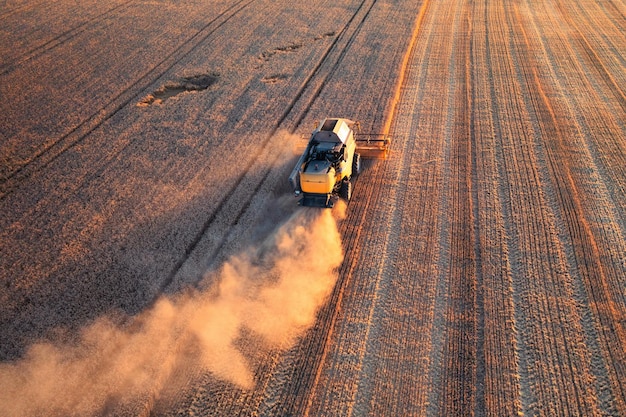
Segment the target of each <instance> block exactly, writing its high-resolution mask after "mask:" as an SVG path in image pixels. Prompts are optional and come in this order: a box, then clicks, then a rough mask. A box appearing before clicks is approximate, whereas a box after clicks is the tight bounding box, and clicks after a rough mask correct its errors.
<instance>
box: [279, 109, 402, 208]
mask: <svg viewBox="0 0 626 417" xmlns="http://www.w3.org/2000/svg"><path fill="white" fill-rule="evenodd" d="M358 126H359V124H358V123H356V122H353V121H351V120H349V119H342V118H328V119H324V120H323V121H322V122H321V123H320V124H319V126H318V127H317V128H316V129H315V130H314V131H313V133H312V134H311V138H310V139H309V143H308V145H307V147H306V149H305V151H304V152H303V154H302V155H301V156H300V158H299V159H298V162H297V163H296V166H295V167H294V169H293V171H292V172H291V175H290V176H289V182H290V183H291V186H292V187H293V189H294V192H295V194H296V196H300V195H301V196H302V198H301V199H300V202H299V203H300V205H302V206H312V207H333V205H334V203H335V202H336V201H337V199H338V198H343V199H344V200H346V201H349V200H350V198H351V197H352V179H353V178H354V177H356V176H357V175H359V173H360V172H361V155H364V157H366V158H386V157H387V154H388V152H389V144H390V141H389V139H388V138H386V137H384V136H383V135H376V136H375V135H361V134H356V133H355V131H354V129H355V128H357V127H358ZM359 136H360V137H359Z"/></svg>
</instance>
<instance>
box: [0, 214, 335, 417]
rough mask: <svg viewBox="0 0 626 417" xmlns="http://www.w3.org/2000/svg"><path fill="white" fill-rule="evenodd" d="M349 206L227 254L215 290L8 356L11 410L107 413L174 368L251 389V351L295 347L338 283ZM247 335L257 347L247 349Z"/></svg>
mask: <svg viewBox="0 0 626 417" xmlns="http://www.w3.org/2000/svg"><path fill="white" fill-rule="evenodd" d="M341 212H342V210H341V209H339V210H333V211H331V210H318V209H316V210H312V209H300V210H298V211H296V212H295V213H293V214H292V215H291V217H290V218H289V219H288V220H287V221H285V222H284V223H283V224H282V225H281V226H280V227H279V228H278V229H277V230H276V231H275V232H274V233H271V234H270V235H269V236H268V237H267V238H266V239H265V240H264V241H262V242H261V244H260V245H258V246H257V247H255V248H251V249H249V250H247V251H245V252H244V253H240V254H238V255H236V256H233V257H231V258H230V259H229V260H228V261H227V262H225V263H224V265H222V267H221V268H220V270H219V271H216V272H215V273H214V275H213V276H212V278H213V282H215V285H213V286H211V287H210V288H208V289H207V290H204V291H198V290H195V291H190V292H189V293H186V294H184V295H178V296H176V297H174V298H162V299H159V300H158V301H157V302H156V303H155V305H154V306H153V307H152V308H151V309H150V310H148V311H146V312H144V313H143V314H141V315H139V316H137V317H134V318H132V319H129V320H128V323H126V324H125V325H119V324H115V323H114V322H113V321H111V320H109V319H104V318H103V319H100V320H98V321H96V322H95V323H93V324H92V325H90V326H89V327H88V328H86V329H84V330H83V332H82V334H81V336H80V342H78V343H75V344H68V345H53V344H50V343H40V344H36V345H34V346H32V347H31V348H30V349H29V351H28V352H27V354H26V355H25V357H24V358H22V359H21V360H19V361H17V362H13V363H4V364H0V409H2V410H3V415H6V416H29V415H99V414H107V413H110V412H111V411H112V410H115V409H118V408H119V407H122V408H124V407H133V404H135V402H139V403H143V404H150V403H151V401H152V399H154V398H155V397H157V396H158V395H159V392H160V391H161V390H162V389H163V387H164V386H165V385H166V384H167V385H168V390H171V384H172V381H173V380H178V379H177V378H174V377H172V376H173V375H174V374H177V373H178V374H179V373H181V372H184V369H189V368H190V367H194V368H197V367H199V366H202V367H203V368H204V369H205V370H207V371H209V372H210V373H212V374H213V375H214V376H215V377H217V378H220V379H222V380H224V381H228V382H230V383H232V384H235V385H237V386H238V387H240V388H241V389H251V388H253V387H254V384H255V381H254V369H253V368H254V367H253V366H252V365H251V363H250V359H249V358H248V356H247V354H246V353H245V352H250V351H256V352H258V351H266V352H267V351H269V349H288V348H289V347H291V346H293V344H294V343H295V342H296V341H297V340H298V337H300V336H301V335H302V334H303V332H304V331H305V330H306V329H308V328H309V327H310V326H312V325H313V323H314V321H315V316H316V312H317V311H318V309H319V308H320V306H321V305H322V304H323V303H324V301H325V300H326V299H327V297H328V296H329V294H330V292H331V291H332V289H333V286H334V284H335V282H336V278H337V274H336V269H337V267H338V266H339V265H340V263H341V262H342V259H343V253H342V247H341V239H340V234H339V232H338V229H337V222H336V217H340V216H341ZM245 334H251V335H254V337H244V336H243V335H245ZM242 340H245V342H246V343H248V344H250V343H253V344H254V346H252V347H250V346H247V348H246V349H242V346H241V345H242V343H243V342H242ZM135 407H136V406H135Z"/></svg>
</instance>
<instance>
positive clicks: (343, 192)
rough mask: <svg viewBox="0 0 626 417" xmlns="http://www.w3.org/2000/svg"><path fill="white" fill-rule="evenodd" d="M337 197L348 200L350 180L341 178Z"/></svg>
mask: <svg viewBox="0 0 626 417" xmlns="http://www.w3.org/2000/svg"><path fill="white" fill-rule="evenodd" d="M339 197H341V198H343V199H344V200H346V201H350V199H351V198H352V183H351V182H350V180H343V181H342V182H341V188H340V189H339Z"/></svg>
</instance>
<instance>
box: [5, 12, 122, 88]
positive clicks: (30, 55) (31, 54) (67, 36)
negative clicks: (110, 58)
mask: <svg viewBox="0 0 626 417" xmlns="http://www.w3.org/2000/svg"><path fill="white" fill-rule="evenodd" d="M131 3H133V0H129V1H127V2H125V3H122V4H119V5H117V6H115V7H113V8H111V9H109V10H107V11H105V12H103V13H100V14H99V15H97V16H94V17H91V18H89V19H87V20H86V21H84V22H82V23H80V24H79V25H77V26H75V27H73V28H71V29H69V30H66V31H65V32H63V33H61V34H59V35H57V36H55V37H54V38H52V39H49V40H48V41H46V42H44V43H43V44H41V45H39V46H37V47H35V48H32V49H31V50H29V51H27V52H25V53H24V54H22V55H21V56H18V57H15V59H14V61H13V62H7V63H5V64H3V65H1V66H0V76H2V75H6V74H8V73H10V72H13V71H14V70H15V69H16V66H18V65H20V64H23V63H25V62H27V61H30V60H31V59H34V58H37V57H38V56H40V55H43V54H44V53H46V52H48V51H50V50H52V49H54V48H56V47H57V46H61V45H63V44H64V43H65V42H67V41H69V40H71V39H73V38H74V37H76V36H78V35H80V34H81V33H83V32H85V31H86V30H87V29H88V28H89V27H90V26H91V25H94V24H97V23H99V22H102V21H104V20H106V19H107V18H108V17H109V15H111V14H113V13H114V12H117V11H119V10H121V9H122V8H125V7H126V6H128V5H130V4H131Z"/></svg>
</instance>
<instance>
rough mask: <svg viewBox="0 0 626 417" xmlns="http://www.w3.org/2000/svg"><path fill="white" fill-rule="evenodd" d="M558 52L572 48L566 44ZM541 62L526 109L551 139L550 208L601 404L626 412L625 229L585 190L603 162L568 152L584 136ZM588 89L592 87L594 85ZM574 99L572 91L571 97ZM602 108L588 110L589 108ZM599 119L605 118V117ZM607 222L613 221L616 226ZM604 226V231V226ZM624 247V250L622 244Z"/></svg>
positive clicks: (583, 148) (581, 147)
mask: <svg viewBox="0 0 626 417" xmlns="http://www.w3.org/2000/svg"><path fill="white" fill-rule="evenodd" d="M537 19H538V18H537V16H533V22H532V23H530V24H529V25H528V26H533V27H535V28H536V25H537V24H538V23H537ZM589 27H592V26H589ZM520 33H521V34H522V35H523V37H524V39H523V40H524V43H525V44H526V45H528V47H527V48H526V50H537V49H538V48H532V47H530V43H531V41H532V38H531V37H530V36H528V35H527V34H526V33H525V31H520ZM539 49H541V50H543V52H544V53H545V54H546V56H548V57H549V58H548V60H547V61H548V62H550V64H551V66H552V67H554V65H555V64H554V62H553V58H552V57H553V54H552V52H549V47H548V46H547V45H546V44H544V43H541V44H540V46H539ZM559 50H560V51H568V47H567V46H566V45H560V48H559ZM569 52H570V53H569V54H570V56H574V55H575V54H574V53H573V52H572V51H569ZM520 55H521V56H522V57H523V58H522V59H523V60H524V61H528V62H532V61H533V58H532V57H531V56H524V53H523V51H521V52H520ZM583 59H584V57H583ZM536 67H537V65H535V66H534V67H532V68H531V69H532V71H529V69H528V68H527V67H522V69H523V70H526V71H527V72H526V74H525V78H526V79H527V80H528V85H529V86H531V87H532V88H529V90H528V91H527V92H526V94H525V97H528V102H527V106H528V107H530V108H533V109H534V112H535V113H536V114H537V116H538V118H539V122H540V123H539V124H538V127H539V128H540V135H541V136H543V137H546V138H551V140H549V141H545V143H546V145H547V146H545V150H544V152H545V154H546V159H547V161H546V165H545V168H544V169H545V170H546V171H548V172H549V176H550V177H551V178H553V181H554V182H555V185H554V190H555V191H553V192H551V193H550V195H554V196H555V197H554V201H553V202H552V203H551V205H552V206H553V207H554V208H553V211H554V213H555V216H556V217H557V219H558V222H559V227H560V229H561V230H560V232H559V236H560V241H561V245H562V247H563V248H564V249H563V250H564V251H565V252H566V259H567V260H568V261H567V267H568V270H569V274H570V275H571V276H572V277H573V278H574V280H575V282H574V285H575V289H576V292H575V294H574V295H575V297H576V303H577V305H578V308H579V310H580V311H581V321H582V326H583V329H584V332H585V336H584V337H585V338H584V340H585V345H586V349H587V350H588V351H589V355H590V361H591V368H590V371H591V373H592V374H593V377H594V379H595V380H596V381H597V382H596V383H595V384H594V390H595V395H596V396H597V397H598V402H599V403H598V407H599V408H600V410H601V412H602V413H606V414H612V415H616V414H623V412H624V410H626V402H625V401H626V390H625V386H624V382H623V381H624V380H626V358H625V357H624V354H623V350H620V346H622V347H623V346H624V345H626V334H625V329H624V325H623V322H624V319H623V317H624V311H626V304H625V301H626V300H625V299H624V294H623V291H622V290H621V288H623V272H624V269H623V267H622V269H621V271H620V268H619V262H620V261H619V259H617V260H611V259H610V258H611V256H610V255H609V256H607V254H610V253H611V250H612V249H613V248H614V247H620V246H623V244H621V243H620V242H623V237H622V236H621V234H620V233H619V227H615V226H616V225H617V224H618V223H619V222H618V220H617V219H615V218H614V217H612V216H611V214H610V213H615V212H616V210H615V208H614V207H613V208H607V203H608V202H611V200H612V199H611V198H610V197H609V196H607V194H606V191H604V192H599V190H598V189H597V188H594V190H593V191H592V192H591V193H590V192H589V191H588V190H586V188H587V187H586V184H585V182H586V180H587V178H578V175H577V172H579V171H580V168H579V166H580V165H582V166H584V167H587V168H591V169H593V171H596V172H597V171H598V168H597V166H598V165H597V163H596V162H595V161H594V160H593V158H592V157H591V152H590V150H589V147H590V144H589V143H584V142H582V143H578V144H577V149H578V152H583V154H582V155H585V154H586V155H585V156H582V155H581V156H578V157H572V156H571V155H569V153H570V146H571V145H570V143H571V142H572V141H577V139H576V138H577V136H578V135H577V132H571V131H569V130H570V127H569V126H568V125H567V124H564V123H563V121H562V118H563V116H562V115H561V114H560V113H559V107H555V105H556V106H558V104H559V103H558V102H557V103H554V104H555V105H553V103H552V102H551V100H550V97H554V96H555V94H554V92H553V91H551V90H552V88H551V87H550V85H549V83H548V82H546V81H545V80H546V77H545V76H541V75H540V74H539V73H538V72H537V70H536ZM551 79H553V80H554V82H555V84H556V86H558V88H561V89H562V88H563V87H562V86H560V84H561V81H560V77H554V76H553V77H551ZM588 89H590V90H593V89H592V88H591V87H588ZM581 91H582V89H581ZM570 100H571V99H569V98H567V96H565V101H570ZM576 107H577V106H576V105H574V104H573V103H571V102H570V103H568V109H569V110H570V111H571V109H575V108H576ZM578 107H579V106H578ZM595 111H596V110H589V113H595ZM561 112H562V110H561ZM596 117H598V118H601V115H597V116H596ZM583 130H587V129H583ZM602 176H603V177H604V175H602ZM607 211H608V213H607ZM596 216H601V217H602V218H603V219H607V218H609V219H611V221H610V222H606V220H601V221H598V220H597V219H595V218H594V217H596ZM602 224H608V225H612V226H613V230H609V229H608V228H606V226H602ZM599 227H600V228H601V229H605V230H598V228H599ZM609 227H610V226H609ZM607 240H608V241H607ZM623 250H625V249H621V250H620V249H618V251H623Z"/></svg>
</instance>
